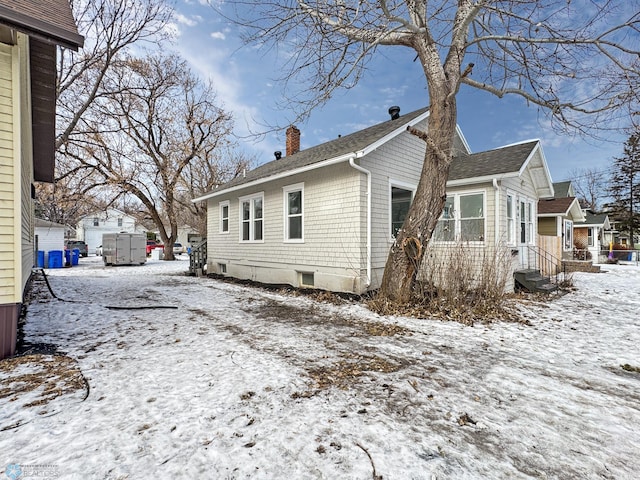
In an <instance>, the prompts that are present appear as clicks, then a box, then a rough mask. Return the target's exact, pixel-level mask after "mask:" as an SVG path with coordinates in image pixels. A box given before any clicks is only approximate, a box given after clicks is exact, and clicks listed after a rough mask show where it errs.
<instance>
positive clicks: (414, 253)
mask: <svg viewBox="0 0 640 480" xmlns="http://www.w3.org/2000/svg"><path fill="white" fill-rule="evenodd" d="M434 97H439V98H438V100H439V101H434V100H435V98H434ZM431 100H432V104H431V107H430V114H429V120H428V127H427V128H428V131H429V139H428V140H427V136H426V132H420V131H418V130H415V129H410V132H411V133H412V134H414V135H417V136H418V137H420V138H422V139H423V140H424V141H425V142H426V143H427V149H426V153H425V159H424V164H423V166H422V174H421V175H420V182H419V183H418V188H417V190H416V194H415V197H414V199H413V202H412V203H411V207H410V208H409V211H408V212H407V216H406V218H405V221H404V224H403V225H402V228H401V229H400V230H399V231H398V234H397V236H396V240H395V242H394V243H393V246H392V247H391V251H390V253H389V257H388V258H387V263H386V266H385V269H384V276H383V277H382V284H381V286H380V290H379V292H378V295H379V297H381V298H383V299H384V300H386V301H389V302H392V303H397V304H406V303H408V302H409V301H410V300H411V297H412V296H413V293H414V292H415V288H416V279H417V276H418V273H419V271H420V268H421V265H422V259H423V254H424V251H425V249H426V246H427V243H428V242H429V240H430V239H431V236H432V234H433V231H434V230H435V228H436V225H437V223H438V219H439V218H440V215H441V213H442V209H443V207H444V203H445V200H446V198H447V193H446V192H447V178H448V176H449V166H450V164H451V158H452V152H453V140H454V134H455V128H456V104H455V99H454V96H453V95H448V92H447V91H446V89H443V90H442V91H441V92H439V93H436V92H432V95H431Z"/></svg>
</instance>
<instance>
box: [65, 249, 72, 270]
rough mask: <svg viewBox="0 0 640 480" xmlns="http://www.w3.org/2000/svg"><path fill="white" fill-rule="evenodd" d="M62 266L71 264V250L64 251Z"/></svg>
mask: <svg viewBox="0 0 640 480" xmlns="http://www.w3.org/2000/svg"><path fill="white" fill-rule="evenodd" d="M64 266H65V267H70V266H71V250H65V251H64Z"/></svg>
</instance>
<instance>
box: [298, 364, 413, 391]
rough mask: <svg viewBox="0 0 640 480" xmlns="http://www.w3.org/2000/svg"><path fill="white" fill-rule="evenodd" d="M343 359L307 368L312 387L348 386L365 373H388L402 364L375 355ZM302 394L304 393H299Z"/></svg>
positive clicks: (395, 370)
mask: <svg viewBox="0 0 640 480" xmlns="http://www.w3.org/2000/svg"><path fill="white" fill-rule="evenodd" d="M347 357H348V358H346V359H345V360H340V361H339V362H337V363H335V364H333V365H329V366H327V367H318V368H312V369H309V370H308V373H309V376H310V377H311V378H312V379H313V381H314V387H315V388H317V389H325V388H329V387H338V388H342V389H346V388H349V387H350V386H351V385H352V384H354V383H356V382H358V381H359V379H360V377H362V376H363V375H365V374H366V373H373V372H379V373H390V372H397V371H398V370H400V369H401V368H402V364H400V363H395V362H391V361H389V360H387V359H385V358H381V357H377V356H362V355H348V356H347ZM301 396H304V395H301Z"/></svg>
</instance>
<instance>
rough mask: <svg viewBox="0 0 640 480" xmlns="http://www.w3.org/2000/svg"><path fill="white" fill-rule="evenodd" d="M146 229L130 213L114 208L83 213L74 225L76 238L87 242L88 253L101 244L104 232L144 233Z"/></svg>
mask: <svg viewBox="0 0 640 480" xmlns="http://www.w3.org/2000/svg"><path fill="white" fill-rule="evenodd" d="M145 232H146V229H145V228H144V227H143V226H142V225H139V224H138V223H137V222H136V219H135V218H134V217H132V216H131V215H127V214H126V213H124V212H122V211H120V210H118V209H116V208H107V209H106V210H102V211H98V212H93V213H91V214H89V215H85V216H84V217H82V218H81V219H80V221H79V222H78V224H77V225H76V239H77V240H83V241H84V242H85V243H86V244H87V249H88V252H89V254H90V255H92V254H94V253H95V251H96V247H98V246H100V245H102V235H103V234H105V233H145Z"/></svg>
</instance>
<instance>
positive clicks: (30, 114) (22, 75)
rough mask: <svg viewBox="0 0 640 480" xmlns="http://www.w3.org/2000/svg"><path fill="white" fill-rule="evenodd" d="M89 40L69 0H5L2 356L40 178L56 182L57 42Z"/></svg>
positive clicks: (28, 257) (1, 16)
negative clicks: (77, 25)
mask: <svg viewBox="0 0 640 480" xmlns="http://www.w3.org/2000/svg"><path fill="white" fill-rule="evenodd" d="M82 43H83V39H82V37H81V36H80V35H78V31H77V28H76V25H75V23H74V20H73V16H72V14H71V9H70V7H69V2H68V1H67V0H48V1H39V2H33V1H27V0H0V359H1V358H4V357H6V356H10V355H13V354H14V353H15V347H16V334H17V323H18V317H19V314H20V308H21V304H22V302H23V296H24V293H25V288H26V286H27V283H28V281H29V278H30V276H31V268H32V267H33V265H34V224H35V215H34V206H33V198H34V195H35V190H34V182H52V181H53V171H54V139H55V84H56V48H57V46H58V45H60V46H63V47H65V48H71V49H73V50H77V49H78V47H80V46H82Z"/></svg>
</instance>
